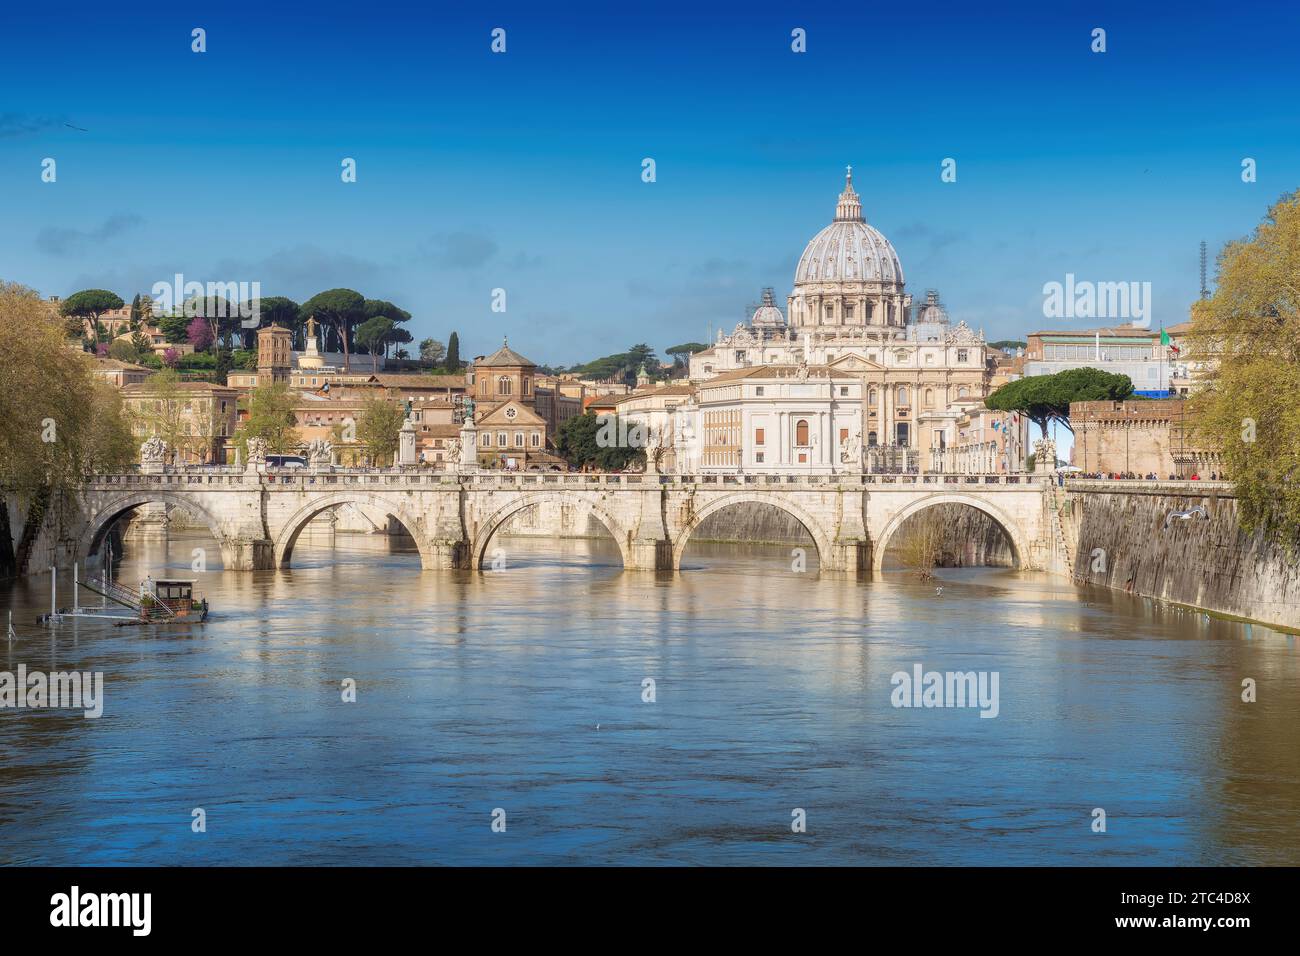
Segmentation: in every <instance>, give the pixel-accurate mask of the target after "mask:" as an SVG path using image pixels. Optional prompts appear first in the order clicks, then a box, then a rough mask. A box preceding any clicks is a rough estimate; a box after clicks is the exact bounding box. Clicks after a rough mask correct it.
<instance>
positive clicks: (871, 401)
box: [867, 388, 877, 405]
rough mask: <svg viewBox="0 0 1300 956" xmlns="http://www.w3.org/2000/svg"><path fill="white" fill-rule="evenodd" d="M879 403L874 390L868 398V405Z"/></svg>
mask: <svg viewBox="0 0 1300 956" xmlns="http://www.w3.org/2000/svg"><path fill="white" fill-rule="evenodd" d="M876 402H877V396H876V390H875V389H874V388H873V389H872V390H871V394H870V395H869V396H868V397H867V404H868V405H875V404H876Z"/></svg>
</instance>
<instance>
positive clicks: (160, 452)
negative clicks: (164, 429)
mask: <svg viewBox="0 0 1300 956" xmlns="http://www.w3.org/2000/svg"><path fill="white" fill-rule="evenodd" d="M166 464H167V443H166V442H165V441H163V440H162V439H161V438H159V437H158V436H157V435H153V436H151V437H149V438H147V439H145V442H144V444H142V445H141V446H140V470H141V471H162V470H163V466H164V465H166Z"/></svg>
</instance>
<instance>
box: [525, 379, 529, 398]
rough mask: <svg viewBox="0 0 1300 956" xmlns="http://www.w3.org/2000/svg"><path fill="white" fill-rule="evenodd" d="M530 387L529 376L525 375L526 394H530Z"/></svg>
mask: <svg viewBox="0 0 1300 956" xmlns="http://www.w3.org/2000/svg"><path fill="white" fill-rule="evenodd" d="M528 389H529V379H528V376H524V394H525V395H527V394H528Z"/></svg>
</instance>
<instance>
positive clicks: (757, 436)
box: [754, 428, 765, 445]
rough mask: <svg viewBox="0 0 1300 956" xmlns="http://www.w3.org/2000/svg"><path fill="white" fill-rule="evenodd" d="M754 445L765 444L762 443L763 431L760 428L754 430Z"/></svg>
mask: <svg viewBox="0 0 1300 956" xmlns="http://www.w3.org/2000/svg"><path fill="white" fill-rule="evenodd" d="M754 444H755V445H762V444H765V442H764V441H763V429H761V428H755V429H754Z"/></svg>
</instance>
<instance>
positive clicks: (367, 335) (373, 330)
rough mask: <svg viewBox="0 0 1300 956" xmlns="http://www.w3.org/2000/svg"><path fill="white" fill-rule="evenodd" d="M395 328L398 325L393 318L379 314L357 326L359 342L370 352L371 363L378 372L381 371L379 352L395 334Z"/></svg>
mask: <svg viewBox="0 0 1300 956" xmlns="http://www.w3.org/2000/svg"><path fill="white" fill-rule="evenodd" d="M394 328H396V326H395V325H394V324H393V320H392V319H386V318H384V317H383V316H379V315H377V316H374V317H373V318H369V319H366V321H364V322H362V323H361V324H360V325H358V326H357V344H358V345H362V346H364V347H365V349H366V351H368V352H369V353H370V365H371V368H372V369H373V370H374V371H376V372H377V371H379V353H380V351H381V350H382V349H383V347H384V343H385V342H387V341H388V338H389V336H391V335H392V334H393V329H394Z"/></svg>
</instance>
